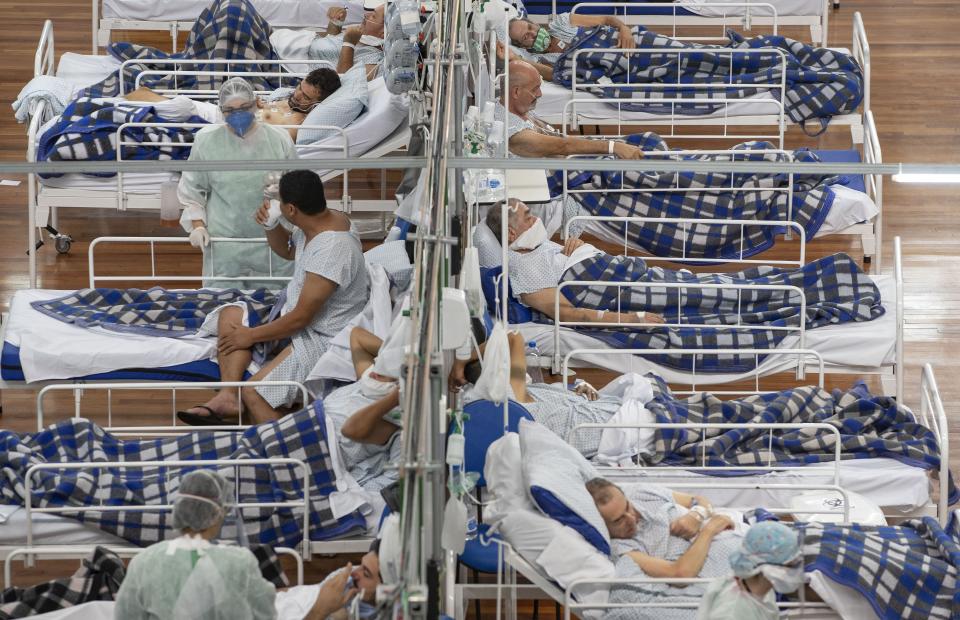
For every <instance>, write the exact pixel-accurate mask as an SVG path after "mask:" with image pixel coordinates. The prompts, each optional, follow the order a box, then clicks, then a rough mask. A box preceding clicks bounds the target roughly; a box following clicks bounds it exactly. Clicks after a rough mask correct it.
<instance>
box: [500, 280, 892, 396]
mask: <svg viewBox="0 0 960 620" xmlns="http://www.w3.org/2000/svg"><path fill="white" fill-rule="evenodd" d="M870 277H871V278H873V280H874V282H876V284H877V287H878V288H879V289H880V299H881V301H882V303H883V306H884V308H886V312H885V313H884V315H883V316H881V317H880V318H878V319H875V320H873V321H869V322H866V323H841V324H839V325H827V326H826V327H819V328H817V329H811V330H808V331H807V332H806V341H805V343H804V346H803V348H804V349H813V350H815V351H817V352H818V353H820V355H822V356H823V361H824V367H825V368H827V369H830V368H837V367H844V368H848V367H849V368H852V369H853V370H855V371H860V372H867V371H871V370H876V368H878V367H879V366H881V365H886V364H890V363H892V362H893V361H894V349H895V347H896V335H897V317H896V282H895V280H894V279H893V277H892V276H888V275H880V276H870ZM511 327H512V328H516V329H519V330H520V332H521V334H522V335H523V338H524V341H525V342H531V341H534V342H536V343H537V347H538V348H539V349H540V352H541V354H542V355H543V357H544V358H548V357H550V356H552V355H553V354H554V348H553V327H552V326H550V325H544V324H539V323H522V324H519V325H511ZM609 348H610V347H609V346H608V345H607V344H606V343H604V342H602V341H600V340H597V339H596V338H593V337H591V336H587V335H585V334H581V333H579V332H576V331H574V330H573V329H570V328H567V327H563V328H561V329H560V352H561V354H563V355H566V353H567V352H569V351H571V350H573V349H609ZM779 348H781V349H795V348H800V337H799V336H797V335H795V334H791V335H789V336H787V337H786V338H784V339H783V342H781V344H780V347H779ZM808 359H809V358H808ZM571 365H572V366H573V367H577V366H584V365H590V366H597V367H600V368H606V369H608V370H612V371H614V372H619V373H628V372H636V373H640V374H644V373H647V372H654V373H656V374H658V375H660V376H661V377H662V378H663V379H664V380H665V381H667V382H670V383H685V382H687V381H689V377H690V375H689V374H688V373H685V372H682V371H678V370H674V369H672V368H667V367H664V366H661V365H659V364H655V363H653V362H651V361H650V360H649V359H648V358H644V357H640V356H636V355H603V354H596V353H589V354H583V355H580V356H579V357H578V359H577V360H575V361H574V360H571ZM795 366H796V358H795V357H791V356H768V357H767V358H766V359H765V360H763V361H762V362H761V363H760V367H759V370H760V373H761V374H762V375H767V374H774V373H777V372H782V371H785V370H791V369H793V368H795ZM807 369H808V371H810V372H814V371H815V370H814V365H813V363H808V364H807ZM754 375H755V372H749V373H741V374H720V373H717V374H714V373H710V374H701V375H699V376H700V383H702V384H703V383H716V384H720V383H731V382H734V381H739V380H741V379H748V378H752V377H753V376H754ZM807 376H808V377H810V375H809V374H808V375H807Z"/></svg>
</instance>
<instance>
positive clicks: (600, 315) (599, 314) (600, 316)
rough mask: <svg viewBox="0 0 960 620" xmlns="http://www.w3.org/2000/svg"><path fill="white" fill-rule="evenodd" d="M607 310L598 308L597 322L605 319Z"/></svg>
mask: <svg viewBox="0 0 960 620" xmlns="http://www.w3.org/2000/svg"><path fill="white" fill-rule="evenodd" d="M606 313H607V311H606V310H597V323H600V322H601V321H603V315H604V314H606Z"/></svg>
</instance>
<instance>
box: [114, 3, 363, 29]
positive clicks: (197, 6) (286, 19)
mask: <svg viewBox="0 0 960 620" xmlns="http://www.w3.org/2000/svg"><path fill="white" fill-rule="evenodd" d="M252 4H253V6H254V7H255V8H256V9H257V12H258V13H260V15H261V16H262V17H263V18H264V19H266V20H267V21H268V22H269V23H270V25H271V26H274V27H276V26H298V27H304V26H307V27H311V28H315V27H322V28H325V27H326V25H327V9H329V8H330V7H334V6H339V7H342V6H346V7H347V9H348V14H347V18H348V21H349V22H350V23H360V20H361V19H362V17H363V3H362V2H359V1H358V0H252ZM209 5H210V2H209V0H163V1H162V2H157V1H156V0H103V2H102V9H101V17H103V18H106V19H131V20H142V21H163V20H170V21H172V20H180V21H190V22H192V21H194V20H195V19H197V17H198V16H199V15H200V12H201V11H203V9H205V8H207V7H208V6H209Z"/></svg>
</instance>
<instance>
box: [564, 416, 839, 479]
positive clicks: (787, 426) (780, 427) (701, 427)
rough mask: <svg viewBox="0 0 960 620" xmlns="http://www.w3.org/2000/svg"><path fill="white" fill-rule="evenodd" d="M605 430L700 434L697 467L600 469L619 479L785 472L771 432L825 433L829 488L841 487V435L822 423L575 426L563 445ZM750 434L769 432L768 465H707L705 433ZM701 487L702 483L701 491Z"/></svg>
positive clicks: (646, 449)
mask: <svg viewBox="0 0 960 620" xmlns="http://www.w3.org/2000/svg"><path fill="white" fill-rule="evenodd" d="M604 429H633V430H641V429H648V430H657V429H673V430H686V431H699V435H700V439H699V441H700V442H701V446H702V448H701V450H700V455H699V459H700V461H699V463H697V464H696V465H657V466H656V467H650V466H647V465H644V464H642V463H633V464H630V465H623V464H618V465H614V466H603V465H600V466H599V467H598V470H600V471H602V472H604V473H606V472H607V471H612V472H616V473H617V474H620V475H630V474H631V473H636V472H637V471H644V472H648V473H650V474H654V475H656V474H660V473H665V474H666V473H671V472H677V471H689V470H691V469H696V470H697V471H702V470H708V471H719V472H722V471H749V472H755V473H769V472H772V471H776V470H780V469H784V468H785V466H784V465H778V464H777V463H776V462H774V460H773V449H772V448H773V439H774V431H824V432H826V433H827V434H829V435H832V440H833V460H831V461H830V463H831V464H832V465H833V468H832V469H833V482H832V484H834V485H836V486H840V461H841V459H842V451H841V448H842V446H841V436H840V431H839V429H837V427H836V426H833V425H831V424H825V423H821V422H793V423H789V422H788V423H784V422H775V423H757V422H743V423H731V422H726V423H719V422H717V423H714V422H692V423H691V422H671V423H666V422H638V423H610V422H605V423H593V422H591V423H583V424H577V425H576V426H574V427H573V428H572V429H570V431H569V432H568V433H567V437H566V442H567V443H569V444H571V445H573V439H574V437H576V436H577V434H579V433H583V432H587V431H596V430H600V431H603V430H604ZM737 429H740V430H749V431H768V432H767V433H766V435H767V462H766V464H765V465H709V464H708V463H707V459H708V458H709V456H710V455H709V454H708V453H707V436H706V431H708V430H737ZM638 440H639V441H643V440H642V438H639V437H638ZM645 452H646V453H648V452H649V447H648V446H643V445H637V446H635V452H634V454H635V455H636V454H642V453H645ZM703 486H704V484H703V483H701V488H702V487H703ZM709 486H711V487H712V486H713V482H710V483H709Z"/></svg>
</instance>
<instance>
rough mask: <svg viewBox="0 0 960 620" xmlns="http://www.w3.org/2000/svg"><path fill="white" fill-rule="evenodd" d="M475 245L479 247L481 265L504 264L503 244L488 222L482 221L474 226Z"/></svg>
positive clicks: (488, 266) (484, 266)
mask: <svg viewBox="0 0 960 620" xmlns="http://www.w3.org/2000/svg"><path fill="white" fill-rule="evenodd" d="M473 245H475V246H476V247H477V253H478V254H479V255H480V266H481V267H483V268H484V269H489V268H491V267H499V266H500V265H502V264H503V246H501V245H500V240H499V239H497V236H496V235H495V234H493V231H492V230H490V227H489V226H487V224H486V222H480V223H479V224H477V225H476V226H474V228H473Z"/></svg>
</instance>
